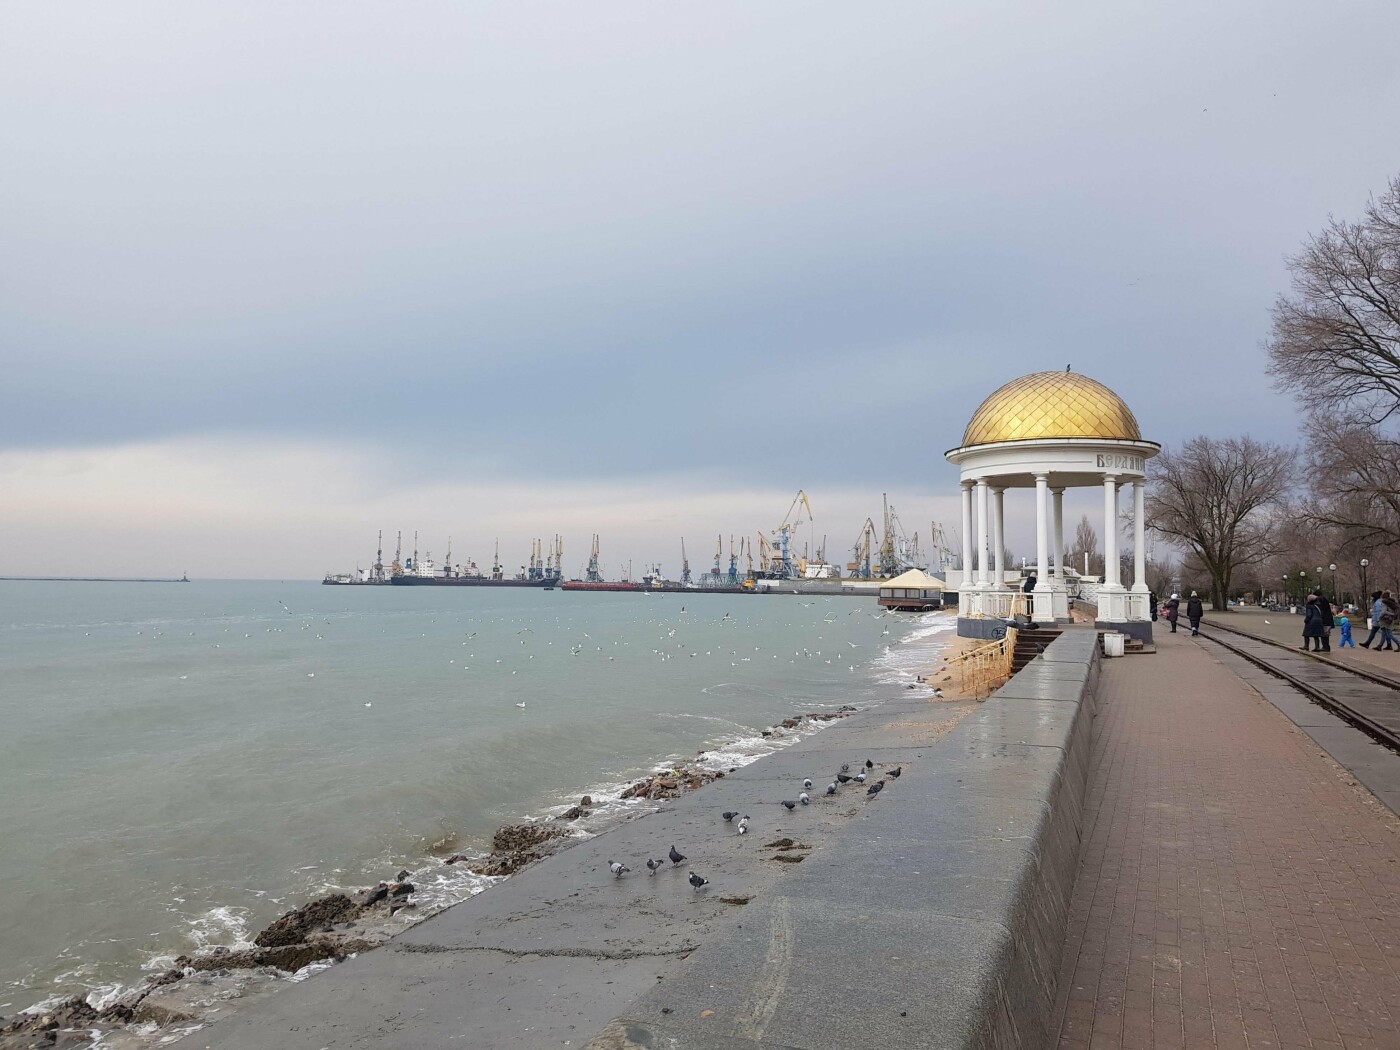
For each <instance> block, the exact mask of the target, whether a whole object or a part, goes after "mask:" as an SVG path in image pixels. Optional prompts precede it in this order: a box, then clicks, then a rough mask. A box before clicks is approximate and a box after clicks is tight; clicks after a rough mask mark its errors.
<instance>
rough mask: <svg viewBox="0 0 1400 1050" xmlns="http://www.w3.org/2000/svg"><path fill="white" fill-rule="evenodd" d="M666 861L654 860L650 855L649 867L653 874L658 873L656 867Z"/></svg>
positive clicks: (648, 859)
mask: <svg viewBox="0 0 1400 1050" xmlns="http://www.w3.org/2000/svg"><path fill="white" fill-rule="evenodd" d="M665 863H666V862H665V861H664V860H652V859H651V858H650V857H648V858H647V867H648V868H649V869H650V870H651V873H652V874H653V875H655V874H656V869H657V868H659V867H661V865H663V864H665Z"/></svg>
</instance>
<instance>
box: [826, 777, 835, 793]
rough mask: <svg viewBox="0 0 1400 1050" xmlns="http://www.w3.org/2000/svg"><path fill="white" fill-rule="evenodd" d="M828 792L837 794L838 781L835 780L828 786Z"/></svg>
mask: <svg viewBox="0 0 1400 1050" xmlns="http://www.w3.org/2000/svg"><path fill="white" fill-rule="evenodd" d="M826 793H827V794H828V795H834V794H836V781H834V780H833V781H832V782H831V783H830V784H828V785H827V786H826Z"/></svg>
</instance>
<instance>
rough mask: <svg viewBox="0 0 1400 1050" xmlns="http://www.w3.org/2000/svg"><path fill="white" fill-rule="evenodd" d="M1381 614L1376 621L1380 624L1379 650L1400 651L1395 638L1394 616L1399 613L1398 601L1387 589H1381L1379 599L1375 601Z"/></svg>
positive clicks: (1399, 603) (1399, 643)
mask: <svg viewBox="0 0 1400 1050" xmlns="http://www.w3.org/2000/svg"><path fill="white" fill-rule="evenodd" d="M1376 605H1377V606H1378V607H1379V608H1380V610H1381V614H1380V616H1379V617H1378V618H1377V621H1376V622H1377V623H1379V624H1380V625H1381V646H1380V647H1381V651H1382V652H1384V651H1385V650H1387V649H1395V650H1397V651H1400V641H1397V640H1396V638H1395V631H1394V627H1395V617H1396V616H1397V614H1400V602H1397V601H1396V600H1395V599H1394V598H1392V597H1391V595H1390V592H1389V591H1382V592H1381V597H1380V601H1378V602H1376Z"/></svg>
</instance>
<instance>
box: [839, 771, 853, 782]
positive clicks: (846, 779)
mask: <svg viewBox="0 0 1400 1050" xmlns="http://www.w3.org/2000/svg"><path fill="white" fill-rule="evenodd" d="M836 779H837V780H839V781H840V782H841V783H843V784H846V783H849V782H850V780H851V778H850V776H848V775H847V774H845V773H837V774H836Z"/></svg>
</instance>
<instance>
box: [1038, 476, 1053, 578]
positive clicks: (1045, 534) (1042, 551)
mask: <svg viewBox="0 0 1400 1050" xmlns="http://www.w3.org/2000/svg"><path fill="white" fill-rule="evenodd" d="M1049 485H1050V479H1049V478H1048V477H1047V476H1046V475H1044V474H1037V475H1036V476H1035V572H1036V581H1035V589H1036V590H1037V591H1038V590H1040V589H1041V588H1048V587H1049V586H1050V522H1049V515H1048V513H1047V510H1048V508H1047V506H1046V503H1047V500H1046V498H1045V497H1046V494H1047V493H1048V492H1049Z"/></svg>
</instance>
